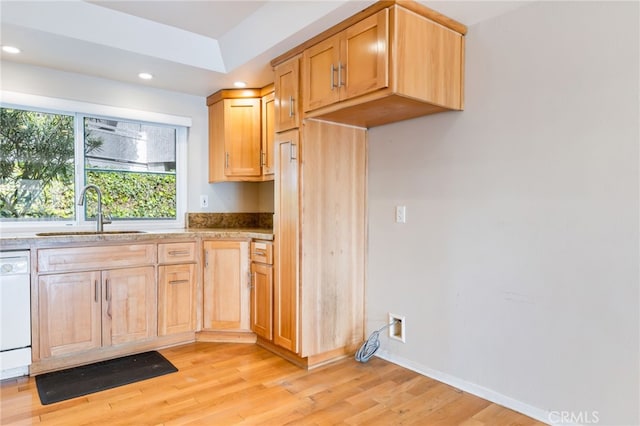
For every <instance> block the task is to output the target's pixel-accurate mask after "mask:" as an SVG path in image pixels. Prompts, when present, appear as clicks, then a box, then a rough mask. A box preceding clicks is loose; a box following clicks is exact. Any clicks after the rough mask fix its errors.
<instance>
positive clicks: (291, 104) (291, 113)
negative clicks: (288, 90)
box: [289, 96, 293, 118]
mask: <svg viewBox="0 0 640 426" xmlns="http://www.w3.org/2000/svg"><path fill="white" fill-rule="evenodd" d="M291 117H293V96H289V118H291Z"/></svg>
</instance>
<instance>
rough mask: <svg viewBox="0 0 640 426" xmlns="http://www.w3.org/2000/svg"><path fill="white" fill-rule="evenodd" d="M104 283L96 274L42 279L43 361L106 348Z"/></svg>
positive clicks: (51, 276) (40, 286) (41, 339)
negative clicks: (102, 331) (102, 328)
mask: <svg viewBox="0 0 640 426" xmlns="http://www.w3.org/2000/svg"><path fill="white" fill-rule="evenodd" d="M100 279H101V278H100V272H96V271H92V272H78V273H68V274H55V275H46V276H41V277H39V279H38V290H39V313H40V315H39V323H38V324H39V336H40V357H42V358H47V357H51V356H59V355H66V354H71V353H75V352H82V351H86V350H89V349H94V348H99V347H100V346H101V345H102V340H101V324H102V323H101V315H102V312H101V309H100V306H101V305H100V298H101V297H100V283H101V281H100Z"/></svg>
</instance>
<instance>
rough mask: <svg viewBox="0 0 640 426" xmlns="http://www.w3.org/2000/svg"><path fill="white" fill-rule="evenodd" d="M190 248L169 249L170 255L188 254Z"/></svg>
mask: <svg viewBox="0 0 640 426" xmlns="http://www.w3.org/2000/svg"><path fill="white" fill-rule="evenodd" d="M188 254H189V250H169V256H187V255H188Z"/></svg>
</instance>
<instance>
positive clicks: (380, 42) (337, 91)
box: [271, 0, 467, 128]
mask: <svg viewBox="0 0 640 426" xmlns="http://www.w3.org/2000/svg"><path fill="white" fill-rule="evenodd" d="M466 31H467V29H466V27H465V26H464V25H463V24H460V23H459V22H456V21H454V20H452V19H450V18H448V17H446V16H444V15H442V14H440V13H438V12H436V11H434V10H432V9H429V8H428V7H426V6H424V5H422V4H420V3H418V2H415V1H408V0H389V1H384V2H377V3H374V4H373V5H371V6H370V7H368V8H367V9H365V10H363V11H361V12H359V13H357V14H356V15H354V16H352V17H350V18H348V19H346V20H344V21H343V22H341V23H339V24H337V25H335V26H334V27H332V28H329V29H328V30H326V31H325V32H323V33H321V34H319V35H317V36H316V37H314V38H312V39H310V40H308V41H306V42H305V43H302V44H301V45H300V46H298V47H296V48H294V49H291V50H290V51H289V52H287V53H285V54H283V55H281V56H280V57H278V58H275V59H274V60H273V61H271V64H272V65H273V66H274V67H275V69H276V70H277V69H278V67H279V66H280V65H281V64H285V63H286V61H288V60H290V58H293V57H296V56H297V55H300V54H302V65H301V81H302V87H301V89H302V97H303V100H302V104H303V110H304V113H305V115H304V118H320V119H322V120H325V121H332V122H337V123H344V124H351V125H355V126H359V127H366V128H368V127H374V126H379V125H382V124H387V123H393V122H396V121H401V120H406V119H409V118H415V117H419V116H422V115H427V114H433V113H437V112H442V111H449V110H462V109H463V108H464V101H463V99H464V84H463V81H464V45H465V37H464V36H465V34H466Z"/></svg>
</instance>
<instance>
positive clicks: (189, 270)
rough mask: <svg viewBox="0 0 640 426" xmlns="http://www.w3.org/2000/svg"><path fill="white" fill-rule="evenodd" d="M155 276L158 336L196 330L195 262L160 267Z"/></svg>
mask: <svg viewBox="0 0 640 426" xmlns="http://www.w3.org/2000/svg"><path fill="white" fill-rule="evenodd" d="M158 277H159V279H158V335H159V336H167V335H169V334H178V333H186V332H190V331H195V329H196V305H195V302H196V285H195V264H193V263H190V264H184V265H164V266H159V267H158Z"/></svg>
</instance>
